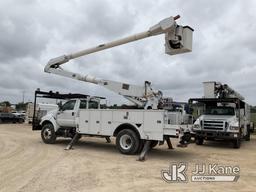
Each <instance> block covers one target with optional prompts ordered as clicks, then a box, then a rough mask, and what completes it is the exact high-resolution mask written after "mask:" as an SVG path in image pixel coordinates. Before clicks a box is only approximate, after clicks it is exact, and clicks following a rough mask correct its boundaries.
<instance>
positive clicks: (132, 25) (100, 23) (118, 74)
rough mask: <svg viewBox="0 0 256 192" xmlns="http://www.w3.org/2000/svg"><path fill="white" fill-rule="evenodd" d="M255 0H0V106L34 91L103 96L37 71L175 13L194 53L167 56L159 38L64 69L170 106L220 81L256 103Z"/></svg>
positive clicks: (111, 96) (117, 99)
mask: <svg viewBox="0 0 256 192" xmlns="http://www.w3.org/2000/svg"><path fill="white" fill-rule="evenodd" d="M255 9H256V1H253V0H246V1H244V0H225V1H223V0H214V1H212V0H190V1H184V0H172V1H170V0H158V1H148V0H140V1H138V0H129V1H120V0H119V1H118V0H104V1H103V0H86V1H83V0H55V1H52V0H8V1H0V18H1V20H0V71H1V75H0V93H1V94H0V101H4V100H8V101H11V102H12V103H18V102H21V101H22V99H23V98H22V95H23V93H24V95H25V102H26V101H33V94H34V91H35V89H37V88H40V89H41V90H43V91H49V90H53V91H59V92H63V93H82V94H89V95H98V96H104V97H106V98H107V100H108V102H109V104H114V103H118V104H120V103H123V102H126V100H125V99H123V98H122V96H119V95H117V94H115V93H112V92H110V91H109V90H106V89H104V88H102V87H100V86H97V85H94V84H89V83H85V82H80V81H76V80H72V79H68V78H65V77H61V76H57V75H54V74H48V73H45V72H44V66H45V65H46V64H47V62H48V61H49V60H50V59H51V58H54V57H57V56H60V55H63V54H69V53H72V52H76V51H79V50H82V49H86V48H90V47H93V46H96V45H98V44H102V43H106V42H109V41H112V40H116V39H118V38H122V37H125V36H129V35H132V34H135V33H138V32H143V31H146V30H148V28H149V27H151V26H152V25H154V24H156V23H158V22H159V21H160V20H162V19H164V18H166V17H169V16H175V15H178V14H179V15H180V16H181V18H180V19H179V20H177V23H178V24H180V25H189V26H191V27H192V28H193V29H194V34H193V51H192V52H190V53H186V54H180V55H174V56H169V55H166V54H165V51H164V36H163V35H160V36H156V37H151V38H147V39H144V40H141V41H136V42H134V43H129V44H126V45H122V46H119V47H115V48H112V49H108V50H105V51H102V52H98V53H95V54H91V55H88V56H86V57H81V58H78V59H75V60H73V61H71V62H69V63H67V64H65V65H63V67H65V68H66V69H68V70H71V71H74V72H79V73H82V74H85V75H86V74H90V75H93V76H95V77H98V78H103V79H109V80H114V81H120V82H125V83H131V84H136V85H143V84H144V81H145V80H147V81H150V82H152V85H153V87H154V88H155V89H158V90H161V91H162V92H163V93H164V96H166V97H172V98H173V99H174V100H175V101H187V100H188V99H189V98H192V97H202V95H203V86H202V82H204V81H220V82H222V83H227V84H229V85H230V86H231V87H232V88H234V89H235V90H236V91H238V92H239V93H241V94H242V95H243V96H244V97H245V98H246V101H247V102H248V103H249V104H251V105H256V97H255V95H254V94H255V93H256V86H255V85H256V83H255V81H256V54H255V51H256V34H255V31H256V22H255V21H256V12H255Z"/></svg>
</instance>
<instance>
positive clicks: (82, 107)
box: [79, 100, 87, 109]
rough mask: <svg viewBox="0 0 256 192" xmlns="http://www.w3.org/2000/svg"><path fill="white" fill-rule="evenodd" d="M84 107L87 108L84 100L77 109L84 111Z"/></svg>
mask: <svg viewBox="0 0 256 192" xmlns="http://www.w3.org/2000/svg"><path fill="white" fill-rule="evenodd" d="M86 107H87V101H86V100H81V101H80V106H79V109H86Z"/></svg>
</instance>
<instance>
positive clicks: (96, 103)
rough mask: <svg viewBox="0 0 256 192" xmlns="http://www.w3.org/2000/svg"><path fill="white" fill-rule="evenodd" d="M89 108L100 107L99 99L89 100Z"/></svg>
mask: <svg viewBox="0 0 256 192" xmlns="http://www.w3.org/2000/svg"><path fill="white" fill-rule="evenodd" d="M89 109H98V102H97V101H89Z"/></svg>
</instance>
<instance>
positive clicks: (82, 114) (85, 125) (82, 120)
mask: <svg viewBox="0 0 256 192" xmlns="http://www.w3.org/2000/svg"><path fill="white" fill-rule="evenodd" d="M77 119H78V125H77V132H79V133H84V134H89V127H90V124H89V119H90V113H89V111H88V110H80V111H79V115H78V117H77Z"/></svg>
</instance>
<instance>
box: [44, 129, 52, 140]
mask: <svg viewBox="0 0 256 192" xmlns="http://www.w3.org/2000/svg"><path fill="white" fill-rule="evenodd" d="M43 135H44V138H45V139H51V136H52V132H51V130H50V129H49V128H46V129H45V130H44V132H43Z"/></svg>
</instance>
